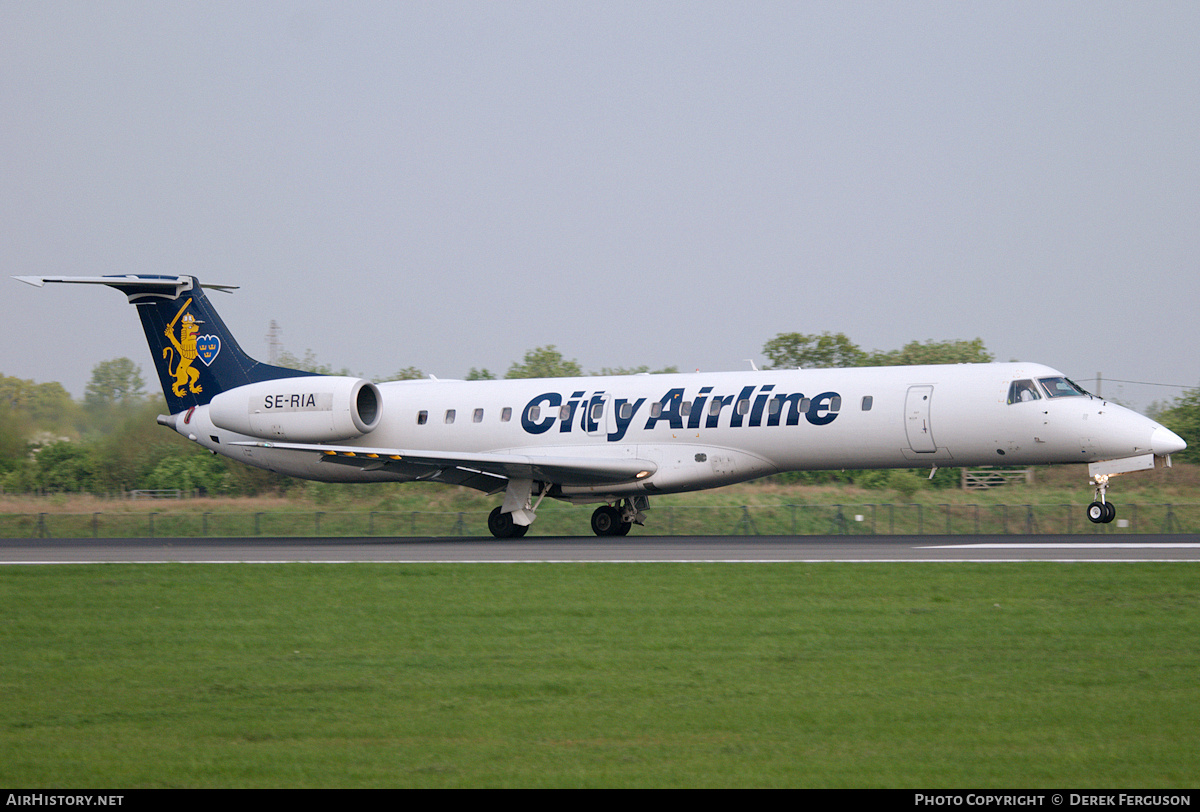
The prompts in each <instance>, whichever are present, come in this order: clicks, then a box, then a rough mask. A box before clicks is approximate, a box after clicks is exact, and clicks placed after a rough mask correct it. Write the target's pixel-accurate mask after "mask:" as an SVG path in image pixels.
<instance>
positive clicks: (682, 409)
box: [679, 400, 692, 417]
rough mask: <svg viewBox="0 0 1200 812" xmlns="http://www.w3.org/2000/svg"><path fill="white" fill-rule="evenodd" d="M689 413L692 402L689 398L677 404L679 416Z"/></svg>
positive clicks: (685, 415)
mask: <svg viewBox="0 0 1200 812" xmlns="http://www.w3.org/2000/svg"><path fill="white" fill-rule="evenodd" d="M691 413H692V402H691V401H690V400H685V401H684V402H683V403H680V404H679V416H680V417H687V416H688V415H689V414H691Z"/></svg>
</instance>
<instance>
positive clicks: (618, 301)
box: [0, 0, 1200, 406]
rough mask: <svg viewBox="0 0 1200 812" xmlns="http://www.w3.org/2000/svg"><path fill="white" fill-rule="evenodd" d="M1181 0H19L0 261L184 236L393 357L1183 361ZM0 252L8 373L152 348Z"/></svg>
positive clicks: (450, 372) (684, 362) (218, 297)
mask: <svg viewBox="0 0 1200 812" xmlns="http://www.w3.org/2000/svg"><path fill="white" fill-rule="evenodd" d="M1198 43H1200V3H1196V2H1153V1H1152V0H1151V1H1146V2H1136V3H1131V2H1117V3H1113V2H1102V1H1101V0H1086V2H1045V0H1037V2H1003V3H990V2H970V3H964V2H958V1H957V0H955V1H954V2H746V1H745V0H739V1H738V2H729V3H717V2H703V0H689V2H654V1H653V0H638V1H637V2H595V3H583V2H564V1H563V0H554V2H419V3H418V2H394V1H393V2H381V3H370V2H305V0H288V2H244V0H238V2H220V1H219V0H205V2H95V0H87V1H86V2H58V1H56V0H45V1H44V2H25V0H0V122H2V126H0V172H2V178H3V181H2V184H0V262H3V266H4V269H5V272H6V274H7V275H15V274H48V275H58V274H102V273H104V274H106V273H186V274H193V275H196V276H198V277H200V278H201V280H203V281H206V282H218V283H224V284H234V285H240V286H241V288H242V289H241V290H240V291H238V292H237V293H236V294H234V295H233V296H225V295H223V294H220V293H212V294H210V296H211V298H213V299H214V302H215V304H216V305H217V307H218V308H219V309H220V310H221V312H222V315H223V316H224V317H225V320H226V322H228V324H229V326H230V327H231V328H232V329H233V331H234V332H235V334H236V335H237V336H238V338H239V340H240V342H241V343H242V345H243V347H244V348H245V349H246V350H247V351H249V352H250V353H251V354H253V355H257V356H259V357H263V358H265V357H266V355H267V344H266V334H267V331H268V325H269V322H270V321H271V320H272V319H274V320H276V321H277V322H278V323H279V325H280V326H281V328H282V332H281V334H280V337H281V339H282V341H283V344H284V346H285V347H286V348H287V349H288V350H290V351H292V352H294V353H296V354H298V355H301V354H303V353H304V351H305V350H308V349H311V350H312V351H313V352H314V353H315V354H316V356H317V358H318V359H319V360H320V361H322V362H325V363H329V364H332V365H333V366H335V367H343V366H344V367H348V368H350V369H351V370H352V371H354V372H356V373H360V374H364V375H367V376H369V377H372V378H374V379H377V380H383V379H386V378H387V377H389V376H390V375H391V374H392V373H394V372H395V371H396V370H398V369H401V368H403V367H408V366H416V367H419V368H420V369H422V370H424V371H425V372H427V373H433V374H435V375H437V376H439V377H461V376H463V375H464V374H466V372H467V371H468V370H469V369H470V368H471V367H486V368H488V369H490V370H492V371H493V372H494V373H496V374H498V375H502V374H503V373H504V372H505V371H506V370H507V369H508V366H509V365H510V364H511V363H512V362H513V361H516V360H520V359H521V358H522V356H523V355H524V353H525V351H526V350H529V349H531V348H534V347H537V346H541V345H545V344H555V345H557V346H558V347H559V349H560V350H561V351H562V352H563V354H564V355H565V356H567V357H568V358H574V359H577V360H578V361H579V363H580V364H581V365H582V367H583V368H584V369H585V370H599V369H600V368H601V367H605V366H609V367H615V366H636V365H639V364H647V365H649V366H650V367H652V368H658V367H662V366H667V365H677V366H678V367H679V368H680V369H682V370H685V371H687V370H692V369H696V368H700V369H704V370H718V369H742V368H747V367H748V363H747V361H746V359H750V358H753V359H757V360H758V361H759V363H760V365H761V362H762V354H761V353H762V346H763V344H764V343H765V342H766V341H767V340H768V339H770V338H772V337H773V336H774V335H776V334H777V333H780V332H791V331H797V332H804V333H817V332H821V331H825V330H829V331H834V332H845V333H846V334H847V335H849V336H850V337H851V338H852V339H853V340H854V341H855V342H857V343H858V344H859V345H861V346H862V347H863V348H864V349H894V348H897V347H899V346H901V345H903V344H904V343H906V342H908V341H911V340H926V339H937V340H942V339H959V338H962V339H969V338H975V337H980V338H982V339H983V340H984V342H985V344H986V345H987V347H988V348H989V349H990V350H991V351H992V352H993V353H994V354H995V355H996V357H997V358H998V359H999V360H1029V361H1039V362H1042V363H1046V364H1050V365H1051V366H1055V367H1057V368H1059V369H1062V370H1064V371H1065V372H1067V373H1068V374H1069V375H1071V376H1073V377H1075V378H1077V379H1078V380H1079V381H1080V382H1081V383H1083V384H1084V385H1085V386H1086V385H1089V384H1092V385H1094V383H1093V381H1092V379H1094V378H1095V376H1096V373H1097V372H1102V373H1103V376H1104V378H1105V383H1104V387H1103V391H1104V394H1106V395H1110V396H1115V397H1117V398H1119V399H1122V400H1124V401H1126V402H1129V403H1131V404H1132V405H1135V406H1145V405H1146V404H1148V403H1149V402H1151V401H1153V400H1155V399H1165V398H1171V397H1174V396H1177V395H1179V394H1180V390H1179V389H1172V388H1167V387H1146V386H1136V385H1133V384H1117V383H1114V382H1112V381H1115V380H1117V379H1120V380H1127V381H1146V382H1154V383H1165V384H1183V385H1187V386H1196V385H1197V384H1198V383H1200V318H1198V311H1200V273H1198V270H1200V269H1198V267H1197V255H1198V249H1200V56H1198V55H1200V51H1198V50H1197V44H1198ZM2 282H3V284H2V285H0V373H4V374H7V375H16V376H18V377H22V378H32V379H34V380H37V381H53V380H57V381H61V382H62V383H63V384H64V385H65V386H66V387H67V389H68V390H69V391H71V393H72V394H74V395H75V396H76V397H79V396H81V395H82V393H83V389H84V386H85V385H86V382H87V380H88V378H89V376H90V372H91V369H92V367H93V366H94V365H95V364H96V363H97V362H99V361H102V360H106V359H109V358H115V357H119V356H127V357H129V358H132V359H133V360H134V361H136V362H138V363H139V364H141V365H142V368H143V372H144V374H145V376H146V378H147V381H148V382H149V381H151V380H152V379H153V371H152V366H151V358H150V355H149V352H148V350H147V348H146V346H145V344H144V341H143V339H142V332H141V328H140V327H139V325H138V322H137V318H136V315H135V313H134V311H133V308H131V307H129V306H128V305H127V304H125V302H124V299H123V297H121V296H120V294H118V293H116V292H115V291H111V290H107V289H94V288H75V287H57V288H45V289H42V290H38V289H35V288H32V287H29V286H25V285H21V284H20V283H18V282H15V281H12V280H2Z"/></svg>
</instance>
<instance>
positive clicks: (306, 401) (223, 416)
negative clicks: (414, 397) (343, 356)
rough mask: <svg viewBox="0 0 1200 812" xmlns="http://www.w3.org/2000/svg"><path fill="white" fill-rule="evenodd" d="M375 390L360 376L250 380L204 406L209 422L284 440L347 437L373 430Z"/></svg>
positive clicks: (377, 410)
mask: <svg viewBox="0 0 1200 812" xmlns="http://www.w3.org/2000/svg"><path fill="white" fill-rule="evenodd" d="M382 406H383V398H382V397H381V396H380V394H379V389H378V388H377V387H376V386H375V384H373V383H371V382H370V381H366V380H363V379H362V378H347V377H342V376H335V375H315V376H304V377H300V378H279V379H277V380H273V381H263V382H261V383H251V384H247V385H245V386H239V387H237V388H236V389H230V390H229V391H227V392H222V393H220V394H219V395H217V396H216V397H214V398H213V399H212V402H211V403H210V404H209V407H208V414H209V419H211V420H212V422H213V425H215V426H217V427H218V428H222V429H226V430H228V431H236V432H237V433H238V434H248V435H250V436H251V437H259V438H262V439H264V440H279V441H282V442H290V443H324V442H339V441H342V440H350V439H353V438H355V437H361V436H362V435H364V434H366V433H368V432H370V431H372V430H374V429H375V428H376V427H377V426H378V425H379V419H380V417H381V416H382V414H383V409H382Z"/></svg>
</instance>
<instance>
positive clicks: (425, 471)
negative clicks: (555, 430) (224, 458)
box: [233, 442, 657, 490]
mask: <svg viewBox="0 0 1200 812" xmlns="http://www.w3.org/2000/svg"><path fill="white" fill-rule="evenodd" d="M233 445H241V446H252V447H255V448H268V449H273V450H278V451H294V452H296V453H308V454H320V455H321V461H322V462H325V463H329V464H334V465H351V466H354V467H357V468H362V469H363V470H367V471H370V470H377V471H378V470H390V471H395V472H397V473H403V474H405V475H408V476H412V477H413V478H414V479H429V480H436V481H438V482H450V483H453V484H462V485H467V486H468V487H473V488H478V489H480V490H493V488H491V487H487V485H488V484H489V480H490V481H491V482H496V484H497V486H502V485H503V483H502V482H498V481H497V480H501V479H534V480H538V481H540V482H549V483H553V484H556V485H612V484H616V483H619V482H632V481H634V480H638V479H644V478H645V477H648V476H650V475H651V474H653V473H654V472H655V470H656V469H657V466H656V465H655V464H654V463H652V462H650V461H649V460H639V459H629V458H624V457H623V458H614V457H579V456H570V457H568V456H553V455H549V454H547V455H542V454H495V453H488V452H477V453H471V452H453V451H410V450H402V449H396V448H363V447H360V446H335V445H316V444H309V443H271V442H240V443H234V444H233Z"/></svg>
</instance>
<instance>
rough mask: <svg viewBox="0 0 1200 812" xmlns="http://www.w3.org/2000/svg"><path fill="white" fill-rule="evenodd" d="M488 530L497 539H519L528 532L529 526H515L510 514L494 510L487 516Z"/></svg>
mask: <svg viewBox="0 0 1200 812" xmlns="http://www.w3.org/2000/svg"><path fill="white" fill-rule="evenodd" d="M488 530H489V531H491V534H492V535H493V536H495V537H496V538H498V539H519V538H521V536H523V535H525V534H526V533H528V532H529V525H527V524H517V523H516V522H514V521H513V516H512V514H511V513H501V512H500V508H494V509H493V510H492V512H491V513H489V514H488Z"/></svg>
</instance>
